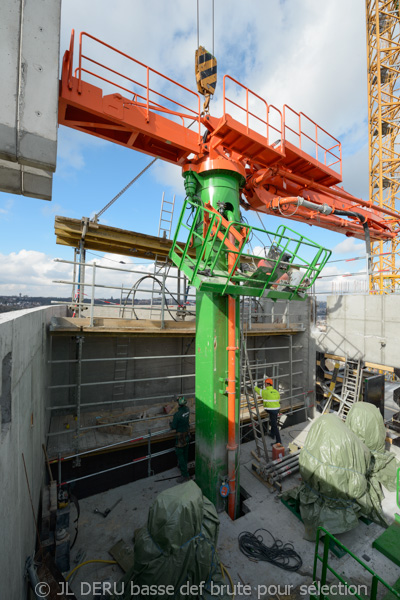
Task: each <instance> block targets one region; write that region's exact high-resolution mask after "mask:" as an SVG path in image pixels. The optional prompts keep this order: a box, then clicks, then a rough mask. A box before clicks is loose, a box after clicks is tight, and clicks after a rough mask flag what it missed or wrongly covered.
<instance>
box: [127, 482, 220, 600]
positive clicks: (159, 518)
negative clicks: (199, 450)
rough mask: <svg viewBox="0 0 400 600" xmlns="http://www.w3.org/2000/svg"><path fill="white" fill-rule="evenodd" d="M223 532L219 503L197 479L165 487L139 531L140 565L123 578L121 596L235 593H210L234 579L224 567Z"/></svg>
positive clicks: (136, 549)
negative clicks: (227, 577)
mask: <svg viewBox="0 0 400 600" xmlns="http://www.w3.org/2000/svg"><path fill="white" fill-rule="evenodd" d="M218 531H219V519H218V515H217V512H216V510H215V507H214V505H213V504H212V503H211V502H210V501H209V500H208V499H207V498H205V497H204V496H203V494H202V492H201V490H200V488H199V487H198V486H197V485H196V484H195V483H194V482H193V481H189V482H187V483H185V484H182V485H178V486H175V487H173V488H170V489H168V490H165V491H163V492H161V493H160V494H159V495H158V496H157V498H156V500H155V501H154V503H153V504H152V506H151V507H150V510H149V514H148V519H147V525H146V526H144V527H142V528H141V529H138V530H137V531H136V532H135V537H134V542H135V546H134V565H133V568H132V569H131V571H130V572H128V573H127V574H126V575H125V577H124V579H123V580H122V582H121V588H122V587H123V588H124V590H125V595H124V596H115V597H116V598H121V597H123V598H124V599H125V600H126V599H128V598H129V599H130V598H142V597H143V598H145V597H147V598H148V597H149V596H151V598H157V599H158V598H171V599H172V598H174V599H182V600H183V599H185V600H187V599H188V598H211V597H212V598H214V599H215V598H229V596H228V595H227V594H226V593H221V594H219V595H218V594H217V595H213V596H211V595H210V593H209V592H210V591H211V589H213V591H216V590H222V586H223V585H225V586H227V585H228V583H229V582H228V581H227V580H224V579H223V577H222V575H221V571H220V564H219V559H218V555H217V552H216V546H217V541H218ZM149 586H153V588H152V590H149ZM163 586H164V587H163ZM167 586H170V587H169V590H168V591H167V590H166V589H165V588H166V587H167ZM171 586H172V587H171ZM188 586H189V587H188ZM172 588H173V592H172ZM225 590H226V587H225ZM140 591H141V592H140ZM154 592H155V593H154ZM230 598H231V597H230Z"/></svg>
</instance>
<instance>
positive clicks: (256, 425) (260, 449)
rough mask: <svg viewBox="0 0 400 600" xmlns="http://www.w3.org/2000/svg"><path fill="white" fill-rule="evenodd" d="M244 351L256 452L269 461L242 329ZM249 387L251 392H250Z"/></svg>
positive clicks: (244, 384) (245, 385)
mask: <svg viewBox="0 0 400 600" xmlns="http://www.w3.org/2000/svg"><path fill="white" fill-rule="evenodd" d="M242 351H243V358H244V364H243V366H244V369H243V388H244V393H245V396H246V402H247V407H248V409H249V415H250V421H251V425H252V428H253V433H254V441H255V443H256V452H257V456H258V457H259V459H261V460H263V461H265V463H268V460H269V458H268V448H267V443H266V440H265V435H264V429H263V422H262V419H261V416H260V411H259V409H258V401H257V396H256V392H255V391H254V381H253V376H252V374H251V368H250V362H249V355H248V353H247V343H246V340H245V336H244V334H243V331H242ZM249 388H250V389H251V393H249Z"/></svg>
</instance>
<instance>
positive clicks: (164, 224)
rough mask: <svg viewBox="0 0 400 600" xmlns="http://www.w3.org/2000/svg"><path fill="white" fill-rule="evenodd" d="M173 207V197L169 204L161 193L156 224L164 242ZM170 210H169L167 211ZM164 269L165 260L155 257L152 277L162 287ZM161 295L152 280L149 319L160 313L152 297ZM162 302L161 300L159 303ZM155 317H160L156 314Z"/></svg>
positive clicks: (165, 266) (158, 287)
mask: <svg viewBox="0 0 400 600" xmlns="http://www.w3.org/2000/svg"><path fill="white" fill-rule="evenodd" d="M174 207H175V196H174V197H173V199H172V202H169V201H168V200H166V199H165V192H163V195H162V200H161V210H160V222H159V224H158V237H162V238H163V239H165V240H169V239H171V231H172V220H173V217H174ZM168 209H170V210H168ZM166 269H167V260H163V261H162V262H160V261H158V260H157V255H156V256H155V259H154V270H153V277H157V278H158V279H162V282H163V285H164V284H165V279H166ZM155 294H157V295H159V294H161V296H162V297H163V295H162V288H161V287H160V286H159V284H158V283H157V282H156V280H155V279H153V280H152V286H151V304H150V306H151V308H150V315H149V319H150V320H151V319H152V318H153V312H156V313H160V312H162V306H161V305H158V304H157V305H156V306H154V295H155ZM162 302H163V300H162V299H161V303H162ZM157 316H160V315H159V314H157Z"/></svg>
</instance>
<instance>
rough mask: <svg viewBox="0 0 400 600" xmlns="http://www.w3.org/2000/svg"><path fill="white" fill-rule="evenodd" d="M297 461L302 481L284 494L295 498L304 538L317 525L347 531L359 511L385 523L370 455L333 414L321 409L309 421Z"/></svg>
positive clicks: (311, 535)
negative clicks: (326, 413) (319, 414)
mask: <svg viewBox="0 0 400 600" xmlns="http://www.w3.org/2000/svg"><path fill="white" fill-rule="evenodd" d="M367 437H368V436H367ZM365 439H366V438H365ZM299 464H300V474H301V477H302V484H301V485H300V486H298V487H297V488H295V489H293V490H289V491H288V492H286V494H284V496H286V497H291V498H295V499H296V501H297V502H298V504H299V509H300V514H301V517H302V519H303V522H304V526H305V537H306V539H309V540H315V534H316V530H317V528H318V527H320V526H322V527H325V528H326V529H328V530H329V531H330V532H331V533H333V534H337V533H342V532H344V531H348V530H349V529H352V528H353V527H356V526H357V524H358V518H359V517H360V516H362V515H363V516H366V517H368V518H370V519H371V520H373V521H375V522H377V523H380V524H381V525H386V523H385V521H384V519H383V517H382V515H381V500H382V498H383V493H382V490H381V486H380V483H379V480H378V479H377V478H376V476H375V473H374V465H375V460H374V455H373V453H372V452H371V451H370V449H369V447H368V446H367V444H365V443H364V441H362V440H361V439H360V438H359V437H358V435H356V433H354V431H352V430H351V429H350V428H349V427H348V426H347V425H346V424H345V423H343V421H342V420H341V419H339V418H338V417H337V416H336V415H334V414H328V415H322V416H321V417H319V418H318V419H317V420H316V421H315V422H314V423H313V425H312V426H311V428H310V431H309V432H308V435H307V438H306V442H305V445H304V447H303V449H302V450H301V452H300V457H299Z"/></svg>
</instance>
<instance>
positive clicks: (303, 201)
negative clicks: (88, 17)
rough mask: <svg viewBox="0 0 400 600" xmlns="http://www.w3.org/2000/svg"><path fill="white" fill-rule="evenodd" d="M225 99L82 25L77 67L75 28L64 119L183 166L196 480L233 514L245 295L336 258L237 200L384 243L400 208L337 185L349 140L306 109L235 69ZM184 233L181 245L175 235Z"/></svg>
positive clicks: (273, 293) (292, 292)
mask: <svg viewBox="0 0 400 600" xmlns="http://www.w3.org/2000/svg"><path fill="white" fill-rule="evenodd" d="M88 41H90V44H91V46H92V47H93V45H99V46H100V47H101V49H102V50H104V49H107V51H108V53H109V54H111V55H113V56H114V59H115V62H118V63H120V62H121V61H122V59H124V60H125V61H127V62H128V64H129V69H128V71H127V73H122V72H119V71H117V70H116V69H115V68H114V65H113V62H111V64H105V63H100V62H99V61H98V60H96V59H94V58H93V56H90V54H89V53H88V51H87V50H86V48H87V46H88ZM101 54H102V55H103V53H101ZM231 89H234V90H235V91H234V93H233V95H232V94H231V92H230V90H231ZM103 90H105V91H103ZM240 96H242V97H243V98H244V101H243V104H242V103H240V101H239V100H238V97H240ZM222 105H223V110H222V115H221V116H219V117H217V116H214V115H211V114H209V113H208V112H206V111H202V110H201V105H200V97H199V95H198V94H197V93H196V92H194V91H192V90H190V89H188V88H186V87H185V86H183V85H181V84H179V83H178V82H176V81H173V80H171V79H170V78H168V77H167V76H165V75H162V74H161V73H159V72H157V71H155V70H154V69H152V68H150V67H149V66H147V65H145V64H143V63H141V62H139V61H137V60H136V59H134V58H133V57H131V56H128V55H127V54H125V53H123V52H121V51H120V50H117V49H116V48H113V47H112V46H110V45H108V44H106V43H105V42H103V41H101V40H99V39H98V38H95V37H93V36H91V35H90V34H88V33H85V32H83V33H81V34H80V36H79V53H78V59H77V66H76V68H75V69H74V32H72V35H71V42H70V47H69V49H68V50H67V51H66V52H65V54H64V58H63V64H62V76H61V82H60V93H59V123H60V124H62V125H66V126H68V127H72V128H74V129H78V130H80V131H84V132H86V133H89V134H91V135H95V136H98V137H100V138H103V139H106V140H109V141H111V142H114V143H117V144H120V145H122V146H125V147H127V148H131V149H132V150H137V151H139V152H144V153H146V154H149V155H150V156H152V157H159V158H160V159H162V160H165V161H167V162H170V163H172V164H176V165H179V166H180V167H181V168H182V173H183V177H184V185H185V191H186V199H185V202H184V207H183V211H182V214H181V217H180V220H179V224H178V228H177V231H176V233H175V237H174V241H173V245H172V249H171V252H170V258H171V260H172V261H173V263H174V264H175V265H176V266H177V267H178V268H179V269H180V270H182V271H184V273H185V274H186V276H187V277H188V279H189V282H190V283H191V284H192V285H194V286H195V287H196V290H197V292H196V320H197V323H196V325H197V327H196V330H197V334H196V482H197V483H198V484H199V485H200V487H201V488H202V490H203V493H204V494H205V495H206V496H207V497H208V498H209V499H210V500H211V501H213V502H214V503H215V504H217V505H218V504H219V503H221V501H222V499H221V498H220V496H219V489H220V487H221V483H222V481H226V480H228V482H229V494H228V511H229V515H230V516H231V517H232V518H234V517H235V515H236V511H237V508H238V498H239V495H238V491H239V485H238V438H239V405H240V403H239V401H238V400H239V398H240V369H239V353H238V352H239V346H240V327H239V325H240V320H239V319H240V314H239V313H240V304H239V298H240V296H252V297H260V296H262V295H263V294H266V295H267V296H269V297H270V298H272V299H277V298H286V299H289V300H291V299H294V300H302V299H303V298H304V296H305V294H306V292H307V289H308V288H309V287H310V286H311V285H312V284H313V283H314V281H315V279H316V278H317V276H318V275H319V273H320V272H321V270H322V268H323V267H324V265H325V264H326V262H327V260H328V259H329V256H330V251H329V250H326V249H325V248H323V247H321V246H319V245H318V244H316V243H315V242H313V240H311V239H308V238H306V237H305V236H303V235H299V234H298V233H296V232H295V231H294V230H292V229H290V228H289V227H286V226H283V225H281V226H279V228H278V230H277V231H276V232H272V231H266V230H263V229H259V228H257V227H253V226H250V225H247V224H246V223H244V222H243V220H242V218H241V212H240V209H241V208H243V209H247V210H253V211H258V212H261V213H266V214H269V215H279V216H283V217H286V218H287V219H289V220H297V221H301V222H305V223H309V224H311V225H312V224H314V225H317V226H319V227H323V228H326V229H330V230H332V231H339V232H342V233H344V234H345V235H347V236H354V237H357V238H361V239H363V238H365V239H366V240H367V242H368V240H369V239H371V240H372V241H373V242H379V243H384V242H392V241H393V240H394V239H395V238H396V235H397V232H398V223H399V215H398V213H397V212H396V211H395V210H394V209H393V208H392V207H391V206H386V205H383V204H382V205H375V204H373V202H372V201H367V200H363V199H360V198H356V197H354V196H352V195H351V194H349V193H348V192H346V191H345V190H344V189H343V188H342V187H340V185H339V184H340V183H341V180H342V151H341V144H340V142H339V140H337V139H335V138H334V137H333V136H332V135H330V134H329V133H328V132H327V131H326V130H324V129H323V128H322V127H320V126H319V125H318V124H317V123H315V122H314V121H312V119H310V118H309V117H307V116H306V115H305V114H304V113H302V112H298V111H296V110H294V109H292V108H290V107H289V106H286V105H285V106H283V107H282V108H281V109H278V108H276V107H274V106H273V105H271V104H269V103H268V102H267V101H266V100H265V99H263V98H261V97H260V96H259V95H258V94H256V93H255V92H253V91H252V90H250V89H249V88H247V87H246V86H245V85H243V84H242V83H240V82H238V81H237V80H235V79H233V78H232V77H230V76H229V75H225V76H224V78H223V94H222ZM255 105H257V106H258V107H261V108H259V109H258V110H257V111H256V109H255V108H253V107H254V106H255ZM232 111H234V112H235V116H232V114H231V112H232ZM189 124H191V125H192V124H194V127H191V128H189V127H188V125H189ZM188 215H189V216H188ZM182 234H185V236H186V244H185V245H184V246H182V245H179V244H178V243H177V241H178V237H180V236H182ZM253 235H254V236H256V237H257V239H258V240H261V243H262V253H261V255H260V254H259V253H257V252H255V251H253V250H252V249H251V243H250V242H251V238H252V236H253ZM249 248H250V250H249ZM193 249H195V250H196V255H195V257H194V256H193ZM190 250H192V252H190Z"/></svg>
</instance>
